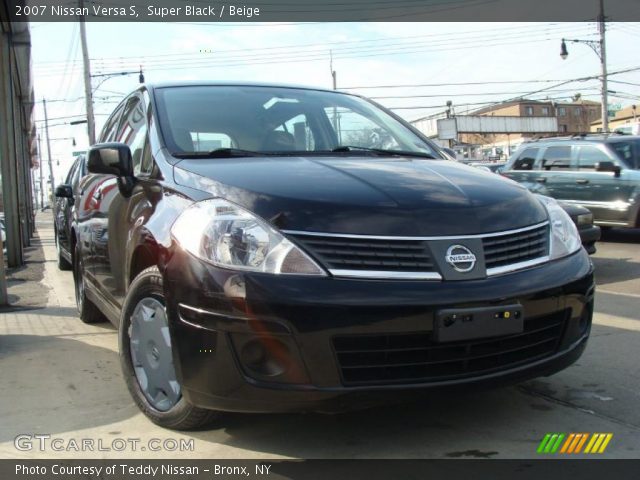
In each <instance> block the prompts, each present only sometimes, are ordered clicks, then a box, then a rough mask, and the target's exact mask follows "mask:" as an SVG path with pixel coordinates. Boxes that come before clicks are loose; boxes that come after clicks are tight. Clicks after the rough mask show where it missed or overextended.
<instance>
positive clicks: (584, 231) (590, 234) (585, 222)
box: [469, 162, 602, 255]
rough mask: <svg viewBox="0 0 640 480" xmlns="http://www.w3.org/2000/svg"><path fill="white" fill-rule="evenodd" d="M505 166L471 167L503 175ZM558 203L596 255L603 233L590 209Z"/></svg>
mask: <svg viewBox="0 0 640 480" xmlns="http://www.w3.org/2000/svg"><path fill="white" fill-rule="evenodd" d="M505 164H506V163H505V162H499V163H487V162H481V163H470V164H469V165H471V166H472V167H476V168H479V169H480V170H484V171H485V172H492V173H501V172H502V169H503V168H504V166H505ZM558 203H559V205H560V206H561V207H562V209H563V210H564V211H565V212H567V214H568V215H569V216H570V217H571V220H573V223H575V224H576V227H577V228H578V233H579V234H580V240H581V242H582V246H583V247H584V248H585V250H586V251H587V253H588V254H589V255H593V254H594V253H596V242H597V241H598V240H600V236H601V234H602V232H601V231H600V227H598V226H597V225H594V223H593V214H592V213H591V212H590V211H589V210H588V209H586V208H584V207H581V206H579V205H571V204H568V203H564V202H558Z"/></svg>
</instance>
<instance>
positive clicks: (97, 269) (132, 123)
mask: <svg viewBox="0 0 640 480" xmlns="http://www.w3.org/2000/svg"><path fill="white" fill-rule="evenodd" d="M146 138H147V120H146V115H145V108H144V102H143V100H142V97H140V96H138V95H137V94H136V95H133V96H132V97H131V98H129V100H128V101H127V103H126V105H125V108H124V111H123V115H122V120H121V122H120V126H119V127H118V131H117V133H116V135H115V138H114V140H115V141H116V142H121V143H125V144H127V145H128V146H129V148H130V149H131V156H132V160H133V166H134V173H139V170H140V164H141V161H142V156H143V152H144V147H145V143H146ZM112 182H113V183H108V184H105V185H103V187H102V200H101V208H100V215H99V216H97V217H96V218H97V225H98V230H99V232H100V239H99V241H96V243H95V246H94V249H95V250H94V251H95V261H94V275H95V279H96V283H97V286H98V288H99V289H100V291H101V293H102V294H103V295H104V296H105V298H107V299H108V300H109V302H110V303H112V304H113V305H114V306H115V307H117V308H119V307H120V304H121V299H122V298H123V296H124V289H125V286H126V285H125V282H124V281H123V279H124V278H125V274H124V272H125V270H126V241H123V239H124V240H126V239H127V238H128V233H129V228H130V227H131V222H130V215H129V209H130V208H131V197H130V196H126V197H125V196H124V195H123V194H122V192H121V191H120V188H119V187H118V184H117V179H116V178H115V177H112Z"/></svg>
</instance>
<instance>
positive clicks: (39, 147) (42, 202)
mask: <svg viewBox="0 0 640 480" xmlns="http://www.w3.org/2000/svg"><path fill="white" fill-rule="evenodd" d="M38 158H39V160H40V210H42V209H43V208H44V182H43V181H42V180H43V179H42V162H44V158H42V141H41V139H40V134H38Z"/></svg>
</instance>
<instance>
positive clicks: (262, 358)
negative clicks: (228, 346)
mask: <svg viewBox="0 0 640 480" xmlns="http://www.w3.org/2000/svg"><path fill="white" fill-rule="evenodd" d="M240 361H241V362H242V364H243V365H244V367H245V368H247V369H248V370H250V371H251V372H253V373H256V374H258V375H261V376H264V377H277V376H279V375H283V374H284V373H286V372H287V371H288V370H289V368H290V367H291V354H290V352H289V348H288V347H287V346H286V345H285V344H284V343H282V342H280V341H279V340H276V339H273V338H265V339H254V340H249V341H248V342H247V343H245V344H244V345H243V347H242V350H241V351H240Z"/></svg>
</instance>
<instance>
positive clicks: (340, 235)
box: [282, 220, 549, 241]
mask: <svg viewBox="0 0 640 480" xmlns="http://www.w3.org/2000/svg"><path fill="white" fill-rule="evenodd" d="M546 225H549V221H548V220H545V221H544V222H540V223H537V224H535V225H530V226H528V227H523V228H517V229H515V230H505V231H502V232H493V233H478V234H473V235H450V236H441V237H437V236H432V237H408V236H385V235H359V234H351V233H321V232H306V231H302V230H282V232H283V233H285V234H289V235H307V236H310V237H334V238H357V239H363V240H416V241H423V240H464V239H465V238H491V237H501V236H503V235H511V234H514V233H521V232H527V231H529V230H535V229H536V228H540V227H544V226H546Z"/></svg>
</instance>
